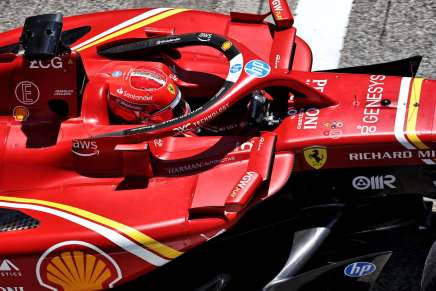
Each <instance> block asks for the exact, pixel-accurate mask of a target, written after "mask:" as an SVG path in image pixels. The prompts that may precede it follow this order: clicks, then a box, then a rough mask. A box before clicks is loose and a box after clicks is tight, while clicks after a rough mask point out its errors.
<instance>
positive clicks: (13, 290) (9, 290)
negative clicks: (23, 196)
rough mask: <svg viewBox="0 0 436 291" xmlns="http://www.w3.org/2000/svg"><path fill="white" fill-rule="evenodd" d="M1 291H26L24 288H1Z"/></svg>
mask: <svg viewBox="0 0 436 291" xmlns="http://www.w3.org/2000/svg"><path fill="white" fill-rule="evenodd" d="M0 291H24V287H1V286H0Z"/></svg>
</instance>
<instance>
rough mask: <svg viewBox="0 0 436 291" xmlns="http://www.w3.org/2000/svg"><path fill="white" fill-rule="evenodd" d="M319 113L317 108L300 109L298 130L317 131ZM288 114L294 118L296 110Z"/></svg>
mask: <svg viewBox="0 0 436 291" xmlns="http://www.w3.org/2000/svg"><path fill="white" fill-rule="evenodd" d="M319 112H320V111H319V109H318V108H315V107H311V108H308V109H300V112H299V114H298V123H297V129H317V127H318V116H319ZM288 113H290V114H291V116H294V115H295V113H296V110H295V109H291V110H289V111H288Z"/></svg>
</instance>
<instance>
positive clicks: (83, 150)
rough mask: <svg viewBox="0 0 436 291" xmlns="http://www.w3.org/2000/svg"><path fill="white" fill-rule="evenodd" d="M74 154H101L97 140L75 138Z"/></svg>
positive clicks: (86, 155) (87, 155)
mask: <svg viewBox="0 0 436 291" xmlns="http://www.w3.org/2000/svg"><path fill="white" fill-rule="evenodd" d="M72 152H73V154H75V155H77V156H79V157H92V156H97V155H99V154H100V150H99V149H98V146H97V142H96V141H90V140H75V141H73V149H72Z"/></svg>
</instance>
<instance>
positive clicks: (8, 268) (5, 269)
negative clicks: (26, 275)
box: [0, 259, 21, 278]
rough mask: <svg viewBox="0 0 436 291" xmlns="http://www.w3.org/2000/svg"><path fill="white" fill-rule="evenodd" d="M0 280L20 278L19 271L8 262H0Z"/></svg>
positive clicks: (5, 260)
mask: <svg viewBox="0 0 436 291" xmlns="http://www.w3.org/2000/svg"><path fill="white" fill-rule="evenodd" d="M0 262H1V263H0V278H6V277H21V271H20V269H19V268H18V267H17V266H16V265H15V264H14V263H12V262H11V261H10V260H7V259H4V260H3V261H0Z"/></svg>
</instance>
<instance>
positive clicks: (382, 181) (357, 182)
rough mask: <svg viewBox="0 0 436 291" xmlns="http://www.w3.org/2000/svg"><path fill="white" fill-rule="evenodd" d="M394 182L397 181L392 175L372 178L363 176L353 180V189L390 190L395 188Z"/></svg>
mask: <svg viewBox="0 0 436 291" xmlns="http://www.w3.org/2000/svg"><path fill="white" fill-rule="evenodd" d="M395 181H397V178H395V176H393V175H386V176H372V177H365V176H358V177H356V178H354V179H353V182H352V184H353V187H354V189H356V190H360V191H363V190H368V189H371V190H383V189H386V188H390V189H396V188H397V186H395V185H394V183H395Z"/></svg>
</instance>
